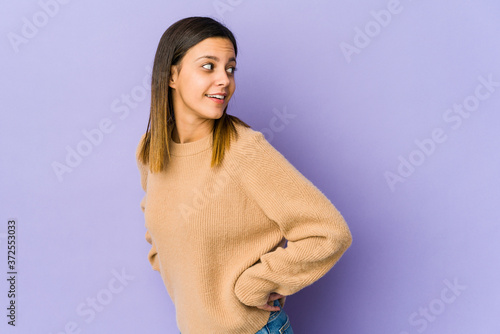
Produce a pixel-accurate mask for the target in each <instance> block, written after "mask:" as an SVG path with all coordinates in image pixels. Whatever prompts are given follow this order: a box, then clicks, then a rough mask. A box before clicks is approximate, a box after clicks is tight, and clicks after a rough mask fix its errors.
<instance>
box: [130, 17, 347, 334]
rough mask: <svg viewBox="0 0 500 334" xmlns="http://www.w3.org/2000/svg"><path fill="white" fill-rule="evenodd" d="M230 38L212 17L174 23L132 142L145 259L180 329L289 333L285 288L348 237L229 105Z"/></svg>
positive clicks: (330, 261) (294, 287)
mask: <svg viewBox="0 0 500 334" xmlns="http://www.w3.org/2000/svg"><path fill="white" fill-rule="evenodd" d="M237 51H238V49H237V45H236V40H235V38H234V36H233V34H232V33H231V32H230V31H229V30H228V29H227V28H226V27H225V26H223V25H222V24H220V23H219V22H217V21H215V20H213V19H211V18H206V17H190V18H186V19H183V20H180V21H178V22H176V23H174V24H173V25H172V26H170V27H169V28H168V29H167V30H166V31H165V33H164V34H163V36H162V38H161V40H160V42H159V45H158V49H157V52H156V56H155V60H154V65H153V76H152V85H151V90H152V95H151V111H150V118H149V123H148V127H147V130H146V133H145V134H144V135H143V136H142V138H141V140H140V143H139V145H138V147H137V154H136V157H137V163H138V167H139V170H140V172H141V185H142V187H143V189H144V191H145V192H146V195H145V196H144V198H143V200H142V201H141V208H142V210H143V212H144V214H145V226H146V240H147V241H148V242H149V243H150V244H151V249H150V251H149V254H148V259H149V261H150V263H151V266H152V268H153V269H154V270H157V271H159V272H160V274H161V277H162V279H163V282H164V284H165V287H166V289H167V292H168V294H169V296H170V298H171V299H172V301H173V303H174V305H175V309H176V320H177V325H178V327H179V329H180V330H181V332H182V333H183V334H192V333H195V334H200V333H203V334H205V333H288V334H290V333H293V330H292V328H291V325H290V321H289V319H288V316H287V314H286V313H285V312H284V311H283V310H282V308H283V306H284V303H285V298H286V297H285V296H288V295H291V294H293V293H295V292H297V291H299V290H300V289H302V288H304V287H306V286H308V285H310V284H312V283H313V282H315V281H316V280H318V279H319V278H320V277H322V276H323V275H325V274H326V273H327V272H328V271H329V270H330V269H331V268H332V266H333V265H334V264H335V263H336V262H337V261H338V260H339V258H340V257H341V255H342V254H343V253H344V252H345V250H346V249H347V248H348V247H349V246H350V244H351V234H350V231H349V228H348V227H347V225H346V223H345V221H344V219H343V218H342V215H341V214H340V213H339V212H338V211H337V210H336V208H335V207H334V206H333V205H332V203H331V202H330V201H329V200H328V199H327V198H326V197H325V196H324V195H323V193H322V192H321V191H320V190H319V189H317V188H316V187H315V186H314V185H313V184H312V183H311V182H310V181H309V180H307V179H306V178H305V177H304V176H303V175H302V174H300V173H299V172H298V171H297V170H296V169H295V168H294V167H293V166H292V165H291V164H290V163H289V162H288V161H287V160H286V159H285V158H284V156H283V155H281V154H280V153H279V152H278V151H277V150H275V149H274V148H273V146H271V145H270V144H269V143H268V142H267V141H266V139H265V137H264V136H263V134H262V133H261V132H258V131H255V130H253V129H251V128H250V126H249V125H247V124H246V123H244V122H243V121H242V120H240V119H238V118H237V117H235V116H231V115H228V114H227V113H226V111H227V105H228V102H229V100H230V99H231V96H232V95H233V93H234V90H235V77H234V72H235V70H236V55H237Z"/></svg>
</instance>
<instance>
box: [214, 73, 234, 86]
mask: <svg viewBox="0 0 500 334" xmlns="http://www.w3.org/2000/svg"><path fill="white" fill-rule="evenodd" d="M230 82H231V81H230V79H229V75H228V73H227V72H226V71H225V70H222V71H219V72H218V74H217V79H216V84H217V86H228V85H229V83H230Z"/></svg>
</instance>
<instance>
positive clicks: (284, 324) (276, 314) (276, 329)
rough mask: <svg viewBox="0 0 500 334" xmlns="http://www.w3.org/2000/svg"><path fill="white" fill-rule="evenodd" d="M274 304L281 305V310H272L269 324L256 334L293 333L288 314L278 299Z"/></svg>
mask: <svg viewBox="0 0 500 334" xmlns="http://www.w3.org/2000/svg"><path fill="white" fill-rule="evenodd" d="M274 306H280V310H279V311H272V312H271V314H269V320H268V321H267V324H266V325H265V326H264V327H262V328H261V329H260V330H259V331H258V332H257V333H255V334H293V329H292V326H291V325H290V320H289V319H288V315H287V314H286V313H285V311H283V308H282V307H281V305H280V302H279V301H278V300H275V301H274Z"/></svg>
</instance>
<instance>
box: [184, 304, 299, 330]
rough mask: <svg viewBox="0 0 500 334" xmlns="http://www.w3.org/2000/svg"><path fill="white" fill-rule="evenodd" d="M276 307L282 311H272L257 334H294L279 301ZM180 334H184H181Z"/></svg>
mask: <svg viewBox="0 0 500 334" xmlns="http://www.w3.org/2000/svg"><path fill="white" fill-rule="evenodd" d="M274 306H279V307H280V310H279V311H272V312H271V314H269V320H268V321H267V324H265V325H264V327H262V328H261V329H260V330H259V331H258V332H257V333H255V334H293V329H292V326H291V325H290V320H289V319H288V315H287V314H286V313H285V311H283V308H282V307H281V305H280V302H279V300H275V301H274ZM179 334H182V333H180V332H179Z"/></svg>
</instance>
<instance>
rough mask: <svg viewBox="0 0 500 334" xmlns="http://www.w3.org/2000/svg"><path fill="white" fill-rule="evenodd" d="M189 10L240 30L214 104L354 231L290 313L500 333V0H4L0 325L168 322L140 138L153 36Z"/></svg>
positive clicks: (342, 323)
mask: <svg viewBox="0 0 500 334" xmlns="http://www.w3.org/2000/svg"><path fill="white" fill-rule="evenodd" d="M188 16H211V17H213V18H216V19H218V20H220V21H222V22H223V23H225V24H226V25H227V26H228V27H229V28H230V29H231V30H232V31H233V32H234V34H235V35H236V38H237V41H238V43H239V44H238V46H239V49H240V53H239V55H238V68H239V70H238V72H237V73H236V84H237V88H236V93H235V95H234V97H233V99H232V100H231V102H230V104H229V109H228V112H229V114H233V115H236V116H238V117H240V118H242V119H243V120H244V121H246V122H247V123H249V124H250V125H251V126H252V128H254V129H255V130H258V131H262V132H263V133H264V134H265V135H266V138H267V139H268V141H269V142H271V144H272V145H273V146H274V147H275V148H276V149H277V150H278V151H280V152H281V153H282V154H283V155H284V156H285V157H286V158H287V159H288V160H289V161H290V162H291V163H292V164H293V165H294V166H296V168H297V169H298V170H299V171H300V172H301V173H302V174H304V175H305V176H306V177H307V178H308V179H310V180H311V181H312V182H313V183H314V184H315V185H316V186H317V187H318V188H319V189H320V190H321V191H323V192H324V194H325V195H326V196H327V197H328V198H329V199H330V200H331V201H332V203H333V204H334V205H335V206H336V207H337V208H338V209H339V210H340V212H341V213H342V214H343V216H344V217H345V219H346V221H347V223H348V224H349V227H350V229H351V231H352V234H353V244H352V246H351V248H350V249H349V250H348V251H347V252H346V253H345V255H344V256H343V257H342V258H341V260H340V261H339V262H338V263H337V264H336V265H335V266H334V268H333V269H332V270H331V271H329V272H328V273H327V274H326V275H325V276H324V277H323V278H321V279H320V280H319V281H318V282H316V283H314V284H313V285H311V286H309V287H306V288H305V289H303V290H301V291H300V292H298V293H297V294H295V295H293V296H290V297H288V298H287V304H286V306H285V308H286V311H287V313H288V314H289V315H290V319H291V323H292V325H293V328H294V330H295V332H296V333H297V334H308V333H342V334H374V333H377V334H379V333H380V334H389V333H393V334H413V333H428V334H431V333H436V334H443V333H453V334H462V333H463V334H469V333H471V334H472V333H474V334H476V333H480V334H490V333H491V334H493V333H499V332H500V323H499V321H498V312H499V306H500V305H499V300H500V289H499V288H498V282H499V281H500V270H499V262H498V254H499V252H500V243H499V242H498V240H499V238H500V229H499V227H498V222H499V218H500V217H499V198H500V178H499V168H500V154H499V145H500V135H499V134H498V133H499V132H498V129H499V122H500V113H499V109H500V44H499V43H498V32H499V29H500V21H499V20H498V17H499V16H500V3H498V2H497V1H494V0H482V1H481V0H479V1H451V0H444V1H430V0H418V1H417V0H413V1H411V0H400V1H397V0H381V1H375V0H372V1H369V0H362V1H355V2H348V1H344V2H331V1H326V0H324V1H262V0H254V1H244V0H215V1H214V0H206V1H192V0H191V1H159V0H156V1H146V2H139V1H125V2H124V1H116V0H110V1H95V0H90V1H69V0H64V1H63V0H40V1H33V0H30V1H3V2H2V4H1V5H0V22H1V23H0V26H1V36H2V37H1V39H0V55H1V62H0V80H1V81H0V82H1V89H0V101H1V113H0V115H1V116H0V134H1V143H2V145H1V152H0V159H1V165H0V166H1V167H0V168H1V173H0V192H1V193H0V196H1V198H0V199H1V200H0V213H1V216H0V252H1V254H0V259H2V260H1V262H0V268H2V270H1V272H0V277H1V278H2V279H1V280H0V295H1V298H0V303H1V305H0V310H2V311H0V319H2V320H0V321H1V323H0V332H2V333H30V334H31V333H43V334H49V333H52V334H56V333H66V334H69V333H97V334H100V333H151V334H156V333H158V334H159V333H177V332H178V331H177V327H176V323H175V313H174V308H173V304H172V302H171V301H170V299H169V297H168V294H167V291H166V289H165V287H164V285H163V282H162V281H161V277H160V275H159V274H158V273H157V272H154V271H153V270H152V269H151V267H150V264H149V263H148V261H147V252H148V250H149V244H148V243H147V242H146V241H145V239H144V234H145V226H144V216H143V213H142V211H141V210H140V207H139V202H140V200H141V198H142V196H143V191H142V189H141V188H140V183H139V173H138V170H137V167H136V162H135V156H134V154H135V149H136V145H137V143H138V141H139V138H140V136H141V134H143V133H144V132H145V130H146V126H147V120H148V116H149V104H150V87H149V86H150V78H151V73H150V71H151V66H152V64H153V58H154V54H155V51H156V47H157V45H158V41H159V39H160V37H161V35H162V34H163V32H164V31H165V29H166V28H167V27H168V26H169V25H171V24H172V23H174V22H175V21H177V20H179V19H181V18H184V17H188ZM9 220H15V222H16V229H15V232H16V233H15V238H16V239H15V240H16V246H17V248H16V254H15V267H14V270H15V272H16V274H13V275H12V274H8V272H10V271H11V270H9V268H8V263H7V256H8V254H7V246H8V240H11V239H12V238H11V239H8V236H9V230H8V224H9V223H8V222H9ZM11 224H13V223H11ZM11 233H13V232H11ZM186 247H189V245H186ZM11 276H14V279H11V280H10V281H8V280H7V279H9V278H11ZM11 283H12V284H11ZM9 291H14V292H15V298H14V297H13V296H11V297H9V295H10V293H9ZM11 302H13V303H14V304H13V305H15V306H14V308H15V310H14V311H13V312H12V314H14V315H15V322H13V323H15V327H14V326H12V325H9V324H8V321H12V320H11V318H9V317H8V316H9V315H11V311H12V310H13V308H12V307H11V306H10V305H11ZM193 303H196V300H193ZM8 308H11V310H9V309H8Z"/></svg>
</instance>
